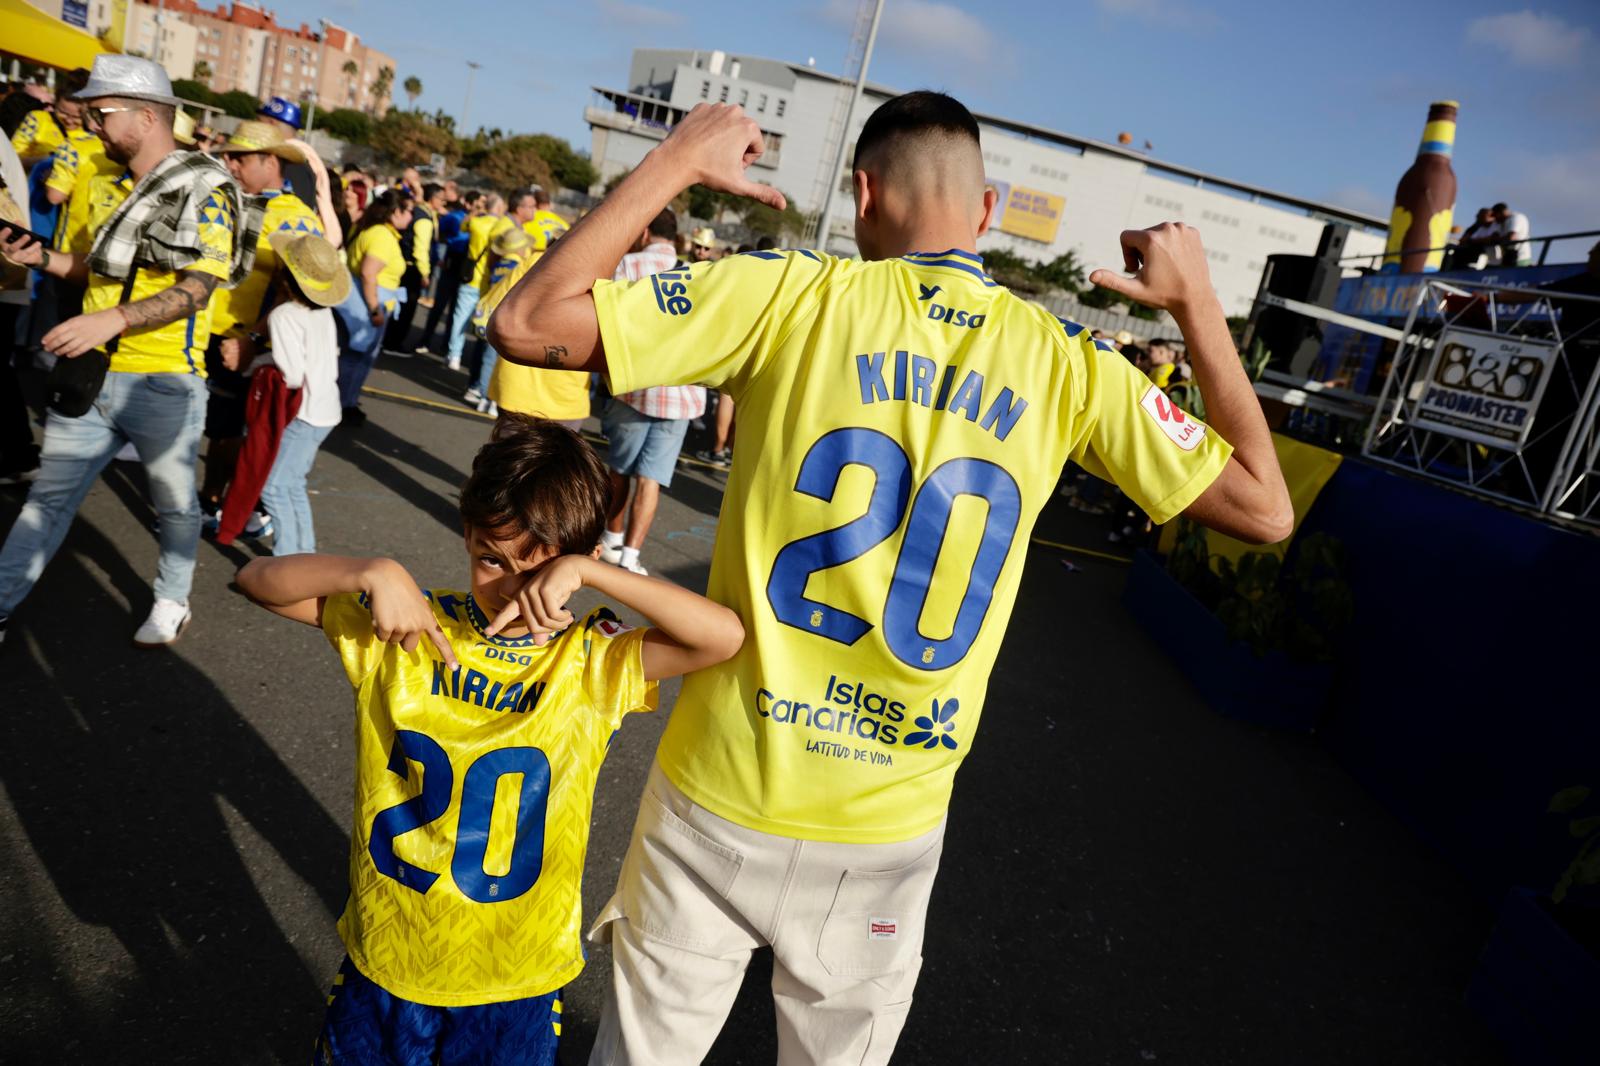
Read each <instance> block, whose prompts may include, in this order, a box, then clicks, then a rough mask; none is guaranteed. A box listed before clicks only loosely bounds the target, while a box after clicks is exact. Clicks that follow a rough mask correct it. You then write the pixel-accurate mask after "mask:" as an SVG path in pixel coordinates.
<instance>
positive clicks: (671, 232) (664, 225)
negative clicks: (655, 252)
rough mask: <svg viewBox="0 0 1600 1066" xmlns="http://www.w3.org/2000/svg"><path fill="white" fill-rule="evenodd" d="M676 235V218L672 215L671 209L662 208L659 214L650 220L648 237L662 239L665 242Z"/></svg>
mask: <svg viewBox="0 0 1600 1066" xmlns="http://www.w3.org/2000/svg"><path fill="white" fill-rule="evenodd" d="M677 235H678V216H677V215H675V214H673V213H672V208H670V207H663V208H662V209H661V213H660V214H659V215H657V216H656V217H655V218H652V219H651V220H650V236H652V237H664V238H666V239H667V240H669V241H670V240H672V238H674V237H676V236H677Z"/></svg>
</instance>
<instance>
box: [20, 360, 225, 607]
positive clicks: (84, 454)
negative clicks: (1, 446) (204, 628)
mask: <svg viewBox="0 0 1600 1066" xmlns="http://www.w3.org/2000/svg"><path fill="white" fill-rule="evenodd" d="M205 418H206V383H205V379H204V378H201V377H199V376H197V375H194V374H122V373H114V374H107V375H106V383H105V385H104V386H103V387H102V388H101V389H100V395H99V396H98V397H97V398H96V399H95V401H94V406H93V407H91V408H89V410H88V411H86V412H84V413H83V415H82V416H80V417H78V418H63V417H62V416H61V415H59V414H57V413H56V412H54V411H51V412H50V414H49V417H48V418H47V419H46V421H45V425H44V446H43V449H42V450H41V451H40V453H39V475H38V477H37V478H36V479H35V480H34V482H33V487H32V488H31V489H30V490H29V491H28V502H27V503H25V504H23V506H22V513H21V514H19V515H17V521H16V524H15V525H13V526H12V527H11V532H10V534H9V535H8V536H7V537H6V543H5V547H4V548H0V614H10V613H11V612H12V611H13V610H15V609H16V607H17V605H18V604H19V603H21V602H22V601H23V599H24V598H26V597H27V595H28V593H29V592H30V591H32V589H33V585H34V582H36V581H38V580H39V575H40V574H42V573H44V568H45V565H46V564H47V563H49V562H50V559H51V557H52V556H54V555H55V553H56V549H57V548H59V547H61V540H62V538H63V537H65V536H66V535H67V528H68V527H69V526H70V525H71V524H72V518H73V516H74V515H75V514H77V513H78V505H79V504H81V503H83V497H84V496H85V495H86V494H87V493H88V491H89V488H90V486H92V485H93V484H94V482H95V479H96V478H97V477H99V476H100V471H102V470H104V469H105V468H106V464H107V463H109V462H111V459H112V457H113V456H115V455H116V454H117V452H118V451H119V450H120V449H121V448H122V446H123V444H124V443H127V442H129V441H131V442H132V443H133V446H134V447H135V448H137V449H138V451H139V461H140V462H142V463H143V464H144V469H145V476H146V477H147V478H148V479H149V481H150V496H151V502H152V503H154V504H155V509H156V514H157V515H158V516H160V519H161V536H160V544H161V557H160V561H159V562H158V563H157V564H156V584H155V594H156V597H157V598H159V599H164V600H177V601H178V602H180V603H185V602H187V601H188V599H189V586H190V584H192V582H193V580H194V557H195V551H196V549H198V547H199V545H200V501H199V497H198V496H196V495H195V484H194V465H195V456H196V453H197V452H198V451H199V448H200V430H201V427H202V426H203V425H204V424H205Z"/></svg>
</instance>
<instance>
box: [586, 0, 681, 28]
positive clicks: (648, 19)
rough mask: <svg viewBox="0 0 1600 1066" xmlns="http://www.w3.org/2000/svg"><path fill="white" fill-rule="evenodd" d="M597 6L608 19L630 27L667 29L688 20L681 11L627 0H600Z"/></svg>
mask: <svg viewBox="0 0 1600 1066" xmlns="http://www.w3.org/2000/svg"><path fill="white" fill-rule="evenodd" d="M596 6H597V7H599V9H600V14H601V15H603V16H605V18H606V19H607V20H608V21H615V22H621V23H623V24H624V25H625V26H626V27H627V28H629V29H665V28H668V27H673V26H682V25H683V24H684V23H685V22H687V21H688V20H687V18H686V16H685V15H684V14H683V12H681V11H665V10H663V9H661V8H659V7H650V6H648V5H646V4H630V3H627V2H626V0H600V2H599V4H598V5H596Z"/></svg>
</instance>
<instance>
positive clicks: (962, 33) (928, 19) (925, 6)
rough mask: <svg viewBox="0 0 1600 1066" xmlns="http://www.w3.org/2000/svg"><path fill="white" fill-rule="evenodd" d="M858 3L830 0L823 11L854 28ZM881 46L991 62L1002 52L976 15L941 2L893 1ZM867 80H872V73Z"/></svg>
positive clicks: (887, 8)
mask: <svg viewBox="0 0 1600 1066" xmlns="http://www.w3.org/2000/svg"><path fill="white" fill-rule="evenodd" d="M856 11H857V3H856V0H830V3H829V4H828V6H827V8H826V9H824V14H825V17H826V18H827V19H828V21H830V22H832V23H834V24H835V25H839V26H846V27H849V26H854V25H855V20H856ZM878 43H879V44H880V45H885V46H887V47H890V48H892V49H894V50H895V51H899V52H915V53H917V54H918V55H921V56H926V57H930V58H943V59H959V60H963V61H965V62H972V63H976V62H990V61H992V60H994V59H995V58H996V57H997V55H998V54H999V53H1000V52H1001V50H1002V49H1001V46H1000V41H999V39H998V38H996V37H995V35H994V32H993V31H992V30H990V29H989V27H988V26H987V25H986V24H985V23H984V22H983V20H982V19H980V18H978V17H977V16H975V15H970V14H968V13H967V12H966V11H963V10H962V9H961V8H959V7H957V6H956V5H954V4H946V3H942V2H941V0H894V2H893V3H887V4H885V5H884V8H883V21H882V23H880V24H879V26H878ZM867 77H868V78H869V79H870V78H871V77H872V75H871V73H870V72H869V73H868V75H867Z"/></svg>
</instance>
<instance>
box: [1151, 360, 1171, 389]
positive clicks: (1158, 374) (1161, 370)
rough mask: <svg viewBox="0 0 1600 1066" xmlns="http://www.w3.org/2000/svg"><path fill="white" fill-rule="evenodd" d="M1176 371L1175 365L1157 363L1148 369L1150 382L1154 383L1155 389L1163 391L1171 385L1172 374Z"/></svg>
mask: <svg viewBox="0 0 1600 1066" xmlns="http://www.w3.org/2000/svg"><path fill="white" fill-rule="evenodd" d="M1177 369H1178V364H1177V363H1158V364H1155V365H1153V366H1151V367H1150V374H1149V377H1150V380H1151V381H1153V382H1155V384H1156V388H1158V389H1165V388H1166V387H1167V386H1168V385H1170V384H1171V383H1172V374H1173V372H1174V371H1175V370H1177Z"/></svg>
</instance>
